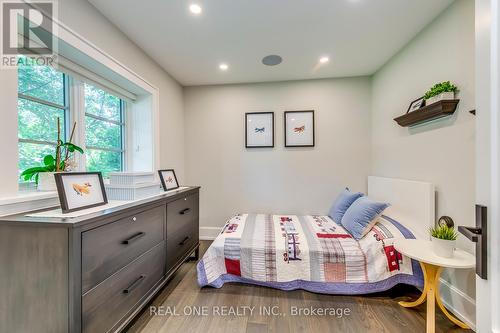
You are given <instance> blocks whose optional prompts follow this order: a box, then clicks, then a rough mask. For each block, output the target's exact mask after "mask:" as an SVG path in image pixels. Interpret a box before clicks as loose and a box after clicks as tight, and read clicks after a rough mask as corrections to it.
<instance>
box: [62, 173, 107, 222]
mask: <svg viewBox="0 0 500 333" xmlns="http://www.w3.org/2000/svg"><path fill="white" fill-rule="evenodd" d="M54 177H55V180H56V186H57V193H58V194H59V201H60V202H61V209H62V212H63V213H70V212H74V211H77V210H81V209H86V208H91V207H96V206H101V205H105V204H107V203H108V198H107V197H106V190H105V189H104V182H103V180H102V174H101V173H100V172H58V173H55V174H54Z"/></svg>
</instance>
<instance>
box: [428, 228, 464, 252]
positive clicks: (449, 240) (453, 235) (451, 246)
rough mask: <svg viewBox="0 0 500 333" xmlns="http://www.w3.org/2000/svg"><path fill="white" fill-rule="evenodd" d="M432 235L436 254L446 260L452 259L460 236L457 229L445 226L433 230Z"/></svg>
mask: <svg viewBox="0 0 500 333" xmlns="http://www.w3.org/2000/svg"><path fill="white" fill-rule="evenodd" d="M430 233H431V236H432V247H433V250H434V253H436V254H437V255H438V256H441V257H444V258H452V257H453V252H454V251H455V245H456V240H457V236H458V234H457V232H456V231H455V229H454V228H453V227H448V226H447V225H445V224H444V225H439V226H437V227H434V228H431V229H430Z"/></svg>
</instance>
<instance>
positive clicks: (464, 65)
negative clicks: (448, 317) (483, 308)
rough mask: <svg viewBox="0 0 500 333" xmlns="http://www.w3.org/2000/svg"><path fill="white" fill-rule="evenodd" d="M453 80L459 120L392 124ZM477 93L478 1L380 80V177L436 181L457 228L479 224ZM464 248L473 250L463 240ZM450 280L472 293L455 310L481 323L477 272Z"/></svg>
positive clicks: (376, 80)
mask: <svg viewBox="0 0 500 333" xmlns="http://www.w3.org/2000/svg"><path fill="white" fill-rule="evenodd" d="M445 80H451V81H452V82H454V83H455V84H456V85H457V86H458V87H459V88H460V93H459V94H458V98H460V104H459V107H458V110H457V111H456V113H455V116H454V117H453V118H451V119H447V120H440V121H438V122H435V123H434V124H430V125H425V126H422V127H419V128H416V129H411V130H408V129H407V128H403V127H400V126H398V125H397V124H396V123H395V122H394V121H393V120H392V119H393V118H394V117H396V116H399V115H401V114H403V113H404V112H406V109H407V108H408V104H409V101H411V100H413V99H416V98H418V97H420V96H422V95H423V93H424V92H425V91H426V90H427V88H429V87H430V86H432V85H433V84H434V83H437V82H440V81H445ZM474 89H475V81H474V1H470V0H457V1H456V2H455V3H454V4H452V5H451V6H450V7H449V8H448V9H447V10H446V11H445V12H444V13H443V14H442V15H440V16H439V17H438V18H437V19H436V20H435V21H434V22H433V23H432V24H431V25H429V26H427V27H426V28H425V30H423V31H422V32H421V33H420V34H419V35H418V36H417V37H416V38H415V39H414V40H413V41H411V42H410V43H409V44H408V45H407V46H406V47H405V48H404V49H403V50H401V51H400V52H399V54H397V55H396V56H394V57H393V58H392V59H391V60H390V61H389V62H388V63H387V64H386V65H385V66H384V67H383V68H382V69H381V70H379V71H378V72H377V73H376V74H375V75H374V77H373V91H372V96H373V99H372V124H371V125H372V126H371V130H372V138H371V139H372V150H371V151H372V173H373V174H374V175H379V176H388V177H396V178H405V179H414V180H422V181H429V182H432V183H434V184H435V185H436V189H437V216H438V217H439V216H442V215H449V216H451V217H452V218H453V219H454V220H455V224H456V225H474V224H475V221H474V205H475V117H474V116H473V115H471V114H470V113H469V112H468V111H469V110H472V109H474V108H475V101H474ZM459 246H460V247H462V248H466V249H469V250H470V251H473V250H472V249H473V247H472V243H471V242H469V241H468V240H466V238H465V237H463V236H460V239H459ZM444 278H445V280H446V281H448V282H450V283H451V284H452V285H453V286H455V287H457V288H458V289H460V290H461V291H463V292H464V293H465V294H466V296H464V297H465V299H466V300H465V301H464V300H453V301H452V302H453V303H454V304H452V306H454V307H455V308H459V309H458V310H459V311H460V312H465V313H463V314H464V315H466V316H468V317H469V318H471V317H472V318H473V315H474V313H473V312H474V309H473V307H472V305H473V304H471V302H470V301H471V300H470V299H467V296H469V297H471V298H474V295H475V288H474V284H475V283H474V278H475V275H474V272H473V271H472V270H470V271H460V272H445V273H444ZM451 293H452V292H450V295H445V297H446V296H449V297H448V299H450V297H451V296H453V295H452V294H451ZM462 296H463V295H462ZM453 297H455V296H453ZM463 302H465V303H463ZM462 303H463V304H462Z"/></svg>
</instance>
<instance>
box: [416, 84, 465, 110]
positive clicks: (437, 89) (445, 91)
mask: <svg viewBox="0 0 500 333" xmlns="http://www.w3.org/2000/svg"><path fill="white" fill-rule="evenodd" d="M457 91H458V88H457V86H456V85H454V84H452V83H450V81H444V82H440V83H437V84H435V85H434V86H433V87H432V88H430V89H429V90H428V91H427V92H426V93H425V95H424V99H425V105H431V104H434V103H436V102H439V101H441V100H452V99H455V93H456V92H457Z"/></svg>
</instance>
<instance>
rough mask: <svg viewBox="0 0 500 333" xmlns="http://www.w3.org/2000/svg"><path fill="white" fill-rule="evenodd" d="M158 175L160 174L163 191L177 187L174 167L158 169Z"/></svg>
mask: <svg viewBox="0 0 500 333" xmlns="http://www.w3.org/2000/svg"><path fill="white" fill-rule="evenodd" d="M158 175H159V176H160V180H161V186H162V187H163V190H164V191H165V192H166V191H170V190H175V189H178V188H179V182H178V181H177V176H176V175H175V171H174V169H164V170H158Z"/></svg>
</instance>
